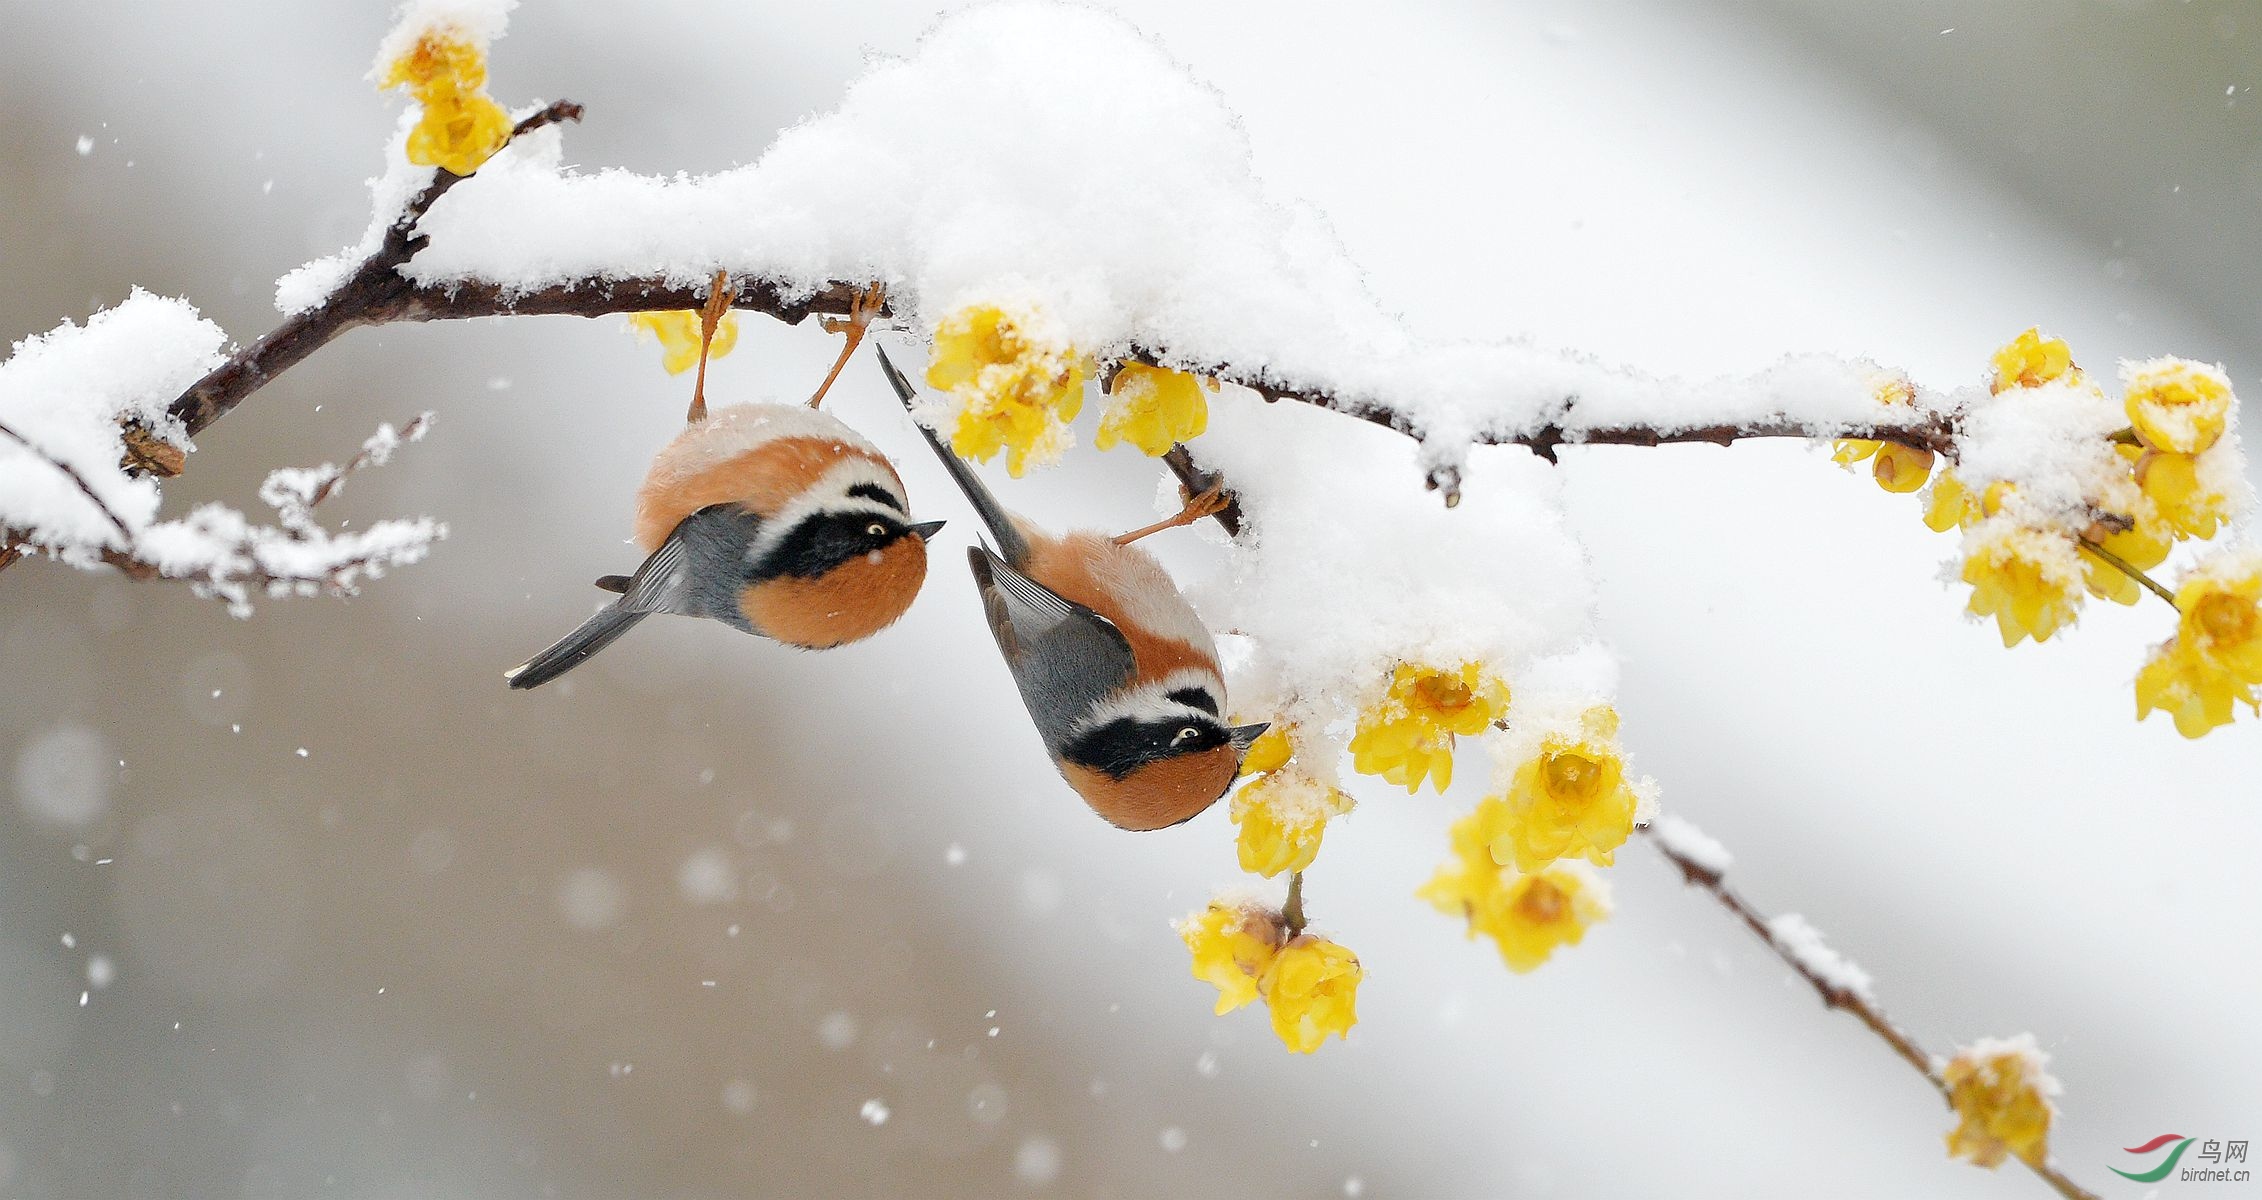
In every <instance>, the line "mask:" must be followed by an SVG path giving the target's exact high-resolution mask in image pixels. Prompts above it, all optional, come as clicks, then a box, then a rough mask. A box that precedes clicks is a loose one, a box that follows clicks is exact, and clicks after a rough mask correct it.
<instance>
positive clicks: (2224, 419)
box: [2121, 358, 2233, 454]
mask: <svg viewBox="0 0 2262 1200" xmlns="http://www.w3.org/2000/svg"><path fill="white" fill-rule="evenodd" d="M2121 377H2122V382H2123V385H2124V386H2125V387H2126V389H2127V392H2126V396H2125V398H2124V400H2123V403H2124V404H2125V405H2126V406H2127V409H2128V420H2129V425H2130V426H2131V427H2132V428H2134V429H2135V430H2136V436H2137V437H2139V438H2142V439H2143V440H2144V444H2145V445H2147V446H2149V447H2151V448H2152V449H2154V450H2165V451H2168V452H2170V453H2174V454H2197V453H2199V452H2200V451H2202V450H2205V449H2206V448H2208V447H2209V446H2212V445H2214V444H2215V442H2216V440H2217V439H2219V438H2221V437H2222V436H2223V429H2224V427H2225V426H2226V425H2227V424H2228V423H2229V420H2230V412H2231V405H2232V403H2233V397H2232V396H2231V381H2230V380H2229V378H2227V377H2226V376H2224V374H2223V373H2222V371H2221V370H2219V369H2217V368H2214V367H2209V366H2205V365H2203V364H2200V363H2195V362H2191V361H2188V360H2186V359H2181V358H2156V359H2153V360H2151V361H2150V362H2143V363H2129V364H2127V365H2126V366H2124V367H2123V368H2122V372H2121Z"/></svg>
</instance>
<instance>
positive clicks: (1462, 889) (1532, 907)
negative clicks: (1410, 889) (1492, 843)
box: [1414, 800, 1610, 974]
mask: <svg viewBox="0 0 2262 1200" xmlns="http://www.w3.org/2000/svg"><path fill="white" fill-rule="evenodd" d="M1484 803H1485V804H1486V805H1493V804H1497V803H1499V802H1498V801H1495V800H1487V801H1485V802H1484ZM1483 825H1484V813H1483V806H1481V805H1480V806H1479V810H1478V811H1477V812H1474V813H1471V814H1469V815H1468V816H1466V817H1463V818H1461V819H1460V820H1459V821H1456V822H1454V824H1453V832H1452V841H1453V859H1452V861H1450V862H1448V863H1446V864H1445V865H1444V866H1442V867H1440V868H1438V871H1437V874H1436V875H1434V876H1431V877H1430V881H1429V882H1428V883H1426V884H1424V885H1423V886H1422V888H1421V890H1419V891H1417V892H1416V893H1414V894H1415V895H1416V896H1418V897H1420V898H1421V899H1424V900H1427V901H1429V902H1430V904H1431V905H1433V906H1435V907H1436V909H1437V910H1438V911H1439V912H1442V913H1446V914H1448V915H1455V916H1459V917H1461V918H1462V919H1463V920H1465V921H1467V922H1468V933H1469V936H1470V937H1472V938H1473V937H1475V936H1477V935H1478V934H1480V933H1481V934H1484V935H1485V936H1486V937H1489V938H1491V939H1492V940H1493V944H1494V945H1495V946H1496V947H1497V948H1498V949H1499V951H1500V958H1501V961H1503V962H1505V963H1507V964H1508V969H1509V970H1511V971H1514V972H1516V973H1517V974H1522V973H1524V972H1526V971H1530V970H1533V969H1535V968H1537V967H1538V966H1539V965H1540V964H1541V963H1544V962H1546V961H1547V959H1548V957H1549V956H1550V955H1552V954H1554V953H1555V951H1556V950H1557V949H1558V948H1559V947H1563V946H1575V945H1577V944H1578V943H1579V941H1580V939H1582V938H1584V937H1585V936H1586V932H1587V927H1588V926H1590V925H1593V924H1594V923H1595V922H1597V921H1600V920H1602V919H1604V918H1605V917H1608V916H1609V915H1610V898H1609V889H1608V888H1607V887H1605V886H1604V885H1603V883H1602V881H1601V880H1600V879H1599V878H1596V877H1595V875H1594V873H1593V872H1592V871H1591V870H1589V869H1587V868H1586V867H1585V866H1584V865H1583V864H1578V863H1553V864H1550V865H1548V866H1546V867H1542V868H1541V869H1540V870H1538V871H1536V872H1533V873H1532V874H1529V875H1519V874H1517V873H1516V872H1515V871H1513V870H1510V869H1509V868H1507V867H1503V866H1501V865H1499V864H1498V863H1496V862H1494V861H1493V858H1492V852H1491V850H1490V848H1489V847H1488V846H1487V843H1486V838H1485V835H1484V832H1483Z"/></svg>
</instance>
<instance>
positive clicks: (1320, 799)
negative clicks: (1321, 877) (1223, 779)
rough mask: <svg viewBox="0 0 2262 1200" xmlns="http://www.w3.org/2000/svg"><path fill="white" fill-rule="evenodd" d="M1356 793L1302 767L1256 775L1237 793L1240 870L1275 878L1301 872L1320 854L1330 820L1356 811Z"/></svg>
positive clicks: (1234, 800)
mask: <svg viewBox="0 0 2262 1200" xmlns="http://www.w3.org/2000/svg"><path fill="white" fill-rule="evenodd" d="M1351 807H1352V805H1351V797H1350V796H1348V795H1346V794H1344V792H1343V790H1342V789H1340V788H1337V787H1335V786H1333V785H1331V784H1328V783H1324V782H1322V781H1320V780H1319V779H1317V778H1315V777H1313V776H1312V775H1311V774H1310V773H1308V772H1307V771H1305V770H1304V768H1302V767H1301V766H1293V767H1284V768H1282V769H1280V770H1277V771H1271V772H1268V773H1266V774H1265V775H1263V776H1261V777H1259V778H1257V779H1255V780H1252V781H1251V782H1250V783H1248V784H1247V785H1245V786H1244V787H1242V789H1241V790H1240V791H1239V792H1236V793H1234V796H1233V824H1234V825H1235V826H1236V827H1237V828H1238V830H1239V833H1238V835H1237V836H1236V838H1235V844H1236V847H1237V849H1238V851H1239V853H1240V858H1241V869H1242V870H1244V871H1248V872H1251V873H1253V874H1257V875H1263V876H1266V877H1268V878H1269V877H1271V876H1274V875H1278V874H1280V873H1281V872H1283V871H1301V870H1303V869H1304V868H1306V867H1308V866H1311V865H1312V860H1313V859H1316V858H1318V857H1319V850H1320V838H1321V835H1322V834H1324V833H1325V832H1326V829H1327V822H1328V819H1329V818H1331V817H1339V816H1342V815H1343V814H1344V813H1347V812H1350V811H1351Z"/></svg>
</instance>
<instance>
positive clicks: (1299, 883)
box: [1280, 871, 1304, 937]
mask: <svg viewBox="0 0 2262 1200" xmlns="http://www.w3.org/2000/svg"><path fill="white" fill-rule="evenodd" d="M1280 919H1281V920H1282V921H1284V922H1286V923H1287V925H1288V936H1289V937H1296V936H1297V935H1299V934H1301V933H1303V932H1304V873H1303V872H1302V871H1297V872H1294V873H1293V874H1291V875H1289V876H1288V902H1287V903H1286V904H1283V905H1281V906H1280Z"/></svg>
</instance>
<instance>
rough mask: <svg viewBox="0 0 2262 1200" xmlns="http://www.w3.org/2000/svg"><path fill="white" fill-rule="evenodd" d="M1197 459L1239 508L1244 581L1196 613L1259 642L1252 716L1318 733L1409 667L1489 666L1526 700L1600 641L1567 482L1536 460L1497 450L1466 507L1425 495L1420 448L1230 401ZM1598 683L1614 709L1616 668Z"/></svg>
mask: <svg viewBox="0 0 2262 1200" xmlns="http://www.w3.org/2000/svg"><path fill="white" fill-rule="evenodd" d="M1197 452H1198V456H1199V458H1200V459H1201V461H1202V463H1203V465H1204V466H1205V467H1209V468H1213V469H1216V470H1219V471H1222V472H1223V473H1224V475H1225V477H1226V478H1227V479H1228V480H1230V481H1231V483H1232V486H1233V487H1234V488H1235V489H1236V493H1237V494H1238V495H1239V497H1240V502H1241V516H1242V521H1243V526H1242V535H1241V537H1240V538H1239V539H1238V540H1237V541H1236V542H1235V543H1234V545H1233V546H1232V548H1231V562H1230V565H1229V568H1228V570H1227V571H1226V573H1225V574H1224V576H1223V577H1222V579H1220V580H1219V581H1218V582H1217V583H1216V584H1215V585H1213V586H1209V587H1205V588H1200V589H1197V590H1196V591H1195V592H1194V593H1193V599H1194V602H1195V604H1196V607H1197V608H1198V609H1199V611H1200V612H1201V614H1202V617H1203V619H1204V621H1206V622H1207V623H1208V624H1209V626H1210V627H1211V628H1212V629H1215V630H1220V631H1226V632H1230V633H1235V634H1240V635H1245V637H1246V641H1247V644H1246V646H1245V648H1244V649H1245V653H1243V654H1240V655H1236V656H1235V657H1234V658H1231V659H1229V660H1228V665H1229V668H1230V669H1231V672H1232V675H1233V678H1231V679H1230V680H1229V681H1228V683H1229V688H1228V691H1229V693H1230V694H1231V695H1232V697H1233V702H1234V705H1235V707H1236V708H1237V709H1240V710H1241V711H1242V712H1243V713H1244V714H1245V715H1247V716H1248V717H1250V718H1251V719H1257V718H1260V717H1266V716H1286V717H1289V718H1290V719H1294V720H1296V721H1297V723H1298V724H1299V725H1300V726H1302V727H1303V728H1304V729H1305V730H1306V731H1307V732H1310V733H1317V732H1318V730H1319V728H1320V727H1321V726H1322V725H1325V724H1326V723H1327V722H1328V720H1330V719H1332V718H1333V717H1335V716H1339V715H1344V714H1348V713H1352V712H1356V711H1357V710H1358V709H1359V708H1360V707H1362V706H1364V705H1365V704H1366V703H1368V702H1369V701H1370V700H1371V699H1372V698H1373V697H1374V696H1375V694H1376V693H1377V691H1378V689H1379V688H1380V687H1381V686H1382V685H1383V684H1384V683H1385V682H1386V681H1387V679H1388V677H1389V674H1390V669H1391V667H1392V666H1393V665H1394V664H1396V663H1399V662H1413V663H1421V664H1427V665H1429V666H1433V667H1438V668H1443V669H1450V668H1455V667H1458V666H1460V665H1461V664H1462V663H1466V662H1472V661H1474V662H1481V663H1483V664H1485V665H1486V667H1487V668H1488V669H1490V670H1492V671H1495V672H1497V673H1498V674H1500V675H1501V676H1502V677H1503V678H1505V679H1507V680H1509V682H1510V684H1511V686H1512V687H1517V688H1519V689H1521V687H1522V686H1523V685H1522V682H1521V679H1520V677H1521V676H1522V675H1523V674H1524V673H1525V672H1526V671H1527V670H1528V669H1531V668H1533V667H1534V666H1535V665H1536V664H1538V663H1540V662H1542V661H1543V660H1547V659H1550V658H1551V657H1564V656H1571V655H1573V653H1574V652H1575V651H1580V650H1581V648H1582V647H1583V646H1584V645H1585V643H1586V641H1587V639H1588V637H1589V636H1590V635H1589V629H1590V626H1591V623H1592V621H1593V606H1594V596H1593V584H1592V582H1591V580H1590V579H1589V578H1588V572H1587V566H1586V560H1585V557H1584V556H1583V555H1582V554H1581V552H1580V550H1579V547H1578V545H1577V543H1576V542H1575V541H1574V540H1573V539H1572V537H1571V534H1570V532H1569V531H1568V530H1567V529H1566V528H1565V527H1564V525H1563V519H1562V515H1561V512H1560V509H1559V504H1558V499H1557V482H1556V479H1555V476H1554V474H1553V472H1552V470H1551V469H1550V468H1548V467H1547V466H1546V465H1545V464H1543V463H1541V462H1539V461H1538V460H1537V459H1535V458H1533V457H1532V456H1531V455H1530V454H1528V453H1526V452H1525V451H1522V450H1517V449H1505V448H1502V449H1490V450H1486V451H1484V452H1483V453H1484V456H1485V460H1486V461H1485V463H1484V466H1485V468H1486V469H1485V470H1484V471H1482V472H1481V473H1479V474H1478V475H1476V476H1475V477H1474V479H1473V481H1472V482H1471V483H1470V485H1469V486H1468V488H1467V491H1466V494H1465V495H1464V497H1463V499H1462V502H1461V503H1460V505H1459V506H1458V507H1455V508H1450V509H1449V508H1446V507H1445V506H1444V505H1442V504H1440V503H1438V501H1437V498H1436V497H1434V496H1431V495H1429V494H1427V493H1425V492H1423V491H1422V490H1421V487H1420V486H1419V484H1418V483H1416V480H1417V479H1418V478H1419V476H1418V474H1417V473H1416V472H1415V470H1414V459H1415V450H1414V447H1413V445H1412V444H1411V443H1409V442H1407V441H1406V440H1405V439H1404V438H1401V437H1398V436H1396V435H1394V434H1392V433H1390V432H1388V431H1387V430H1382V429H1377V428H1374V427H1371V426H1366V425H1362V424H1358V423H1355V422H1351V421H1346V420H1344V419H1343V418H1342V417H1340V416H1337V415H1334V414H1330V413H1326V412H1321V411H1318V410H1316V409H1311V408H1308V407H1305V406H1303V405H1296V404H1279V405H1267V404H1265V403H1264V402H1263V401H1261V400H1258V399H1256V398H1254V397H1252V396H1249V395H1247V394H1245V393H1229V394H1226V395H1222V396H1218V397H1216V398H1214V399H1212V400H1211V402H1210V426H1209V431H1208V432H1207V433H1205V434H1204V435H1203V436H1202V438H1201V439H1200V441H1199V443H1198V444H1197ZM1400 464H1402V469H1392V468H1393V467H1394V466H1399V465H1400ZM1473 547H1481V551H1474V552H1473V551H1472V548H1473ZM1603 658H1604V659H1605V660H1606V658H1607V656H1603ZM1587 671H1588V672H1589V673H1599V675H1600V676H1602V677H1603V684H1602V687H1601V689H1600V694H1599V695H1596V696H1592V697H1590V699H1607V698H1608V695H1609V692H1608V678H1609V676H1610V675H1611V668H1610V667H1609V665H1608V663H1607V661H1603V662H1600V663H1595V662H1592V661H1589V662H1588V663H1587ZM1520 702H1521V695H1520V693H1519V699H1518V701H1517V703H1520Z"/></svg>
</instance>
